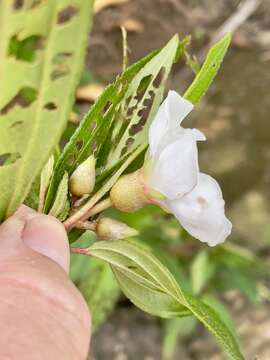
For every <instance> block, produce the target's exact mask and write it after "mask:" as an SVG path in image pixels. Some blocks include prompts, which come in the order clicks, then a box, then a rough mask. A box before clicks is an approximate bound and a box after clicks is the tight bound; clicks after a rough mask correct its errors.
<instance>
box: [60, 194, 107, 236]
mask: <svg viewBox="0 0 270 360" xmlns="http://www.w3.org/2000/svg"><path fill="white" fill-rule="evenodd" d="M112 206H113V204H112V202H111V199H110V198H106V199H104V200H102V201H100V202H99V203H98V204H97V205H94V206H93V207H91V208H90V209H89V208H85V206H82V208H81V209H79V210H78V211H76V212H75V213H74V214H73V215H71V216H70V217H69V218H67V219H66V220H65V221H64V223H63V224H64V226H65V228H66V229H71V228H72V227H76V226H77V223H78V222H79V221H80V222H81V221H84V220H86V219H88V218H89V217H90V216H94V215H96V214H99V213H100V212H102V211H104V210H106V209H108V208H110V207H112Z"/></svg>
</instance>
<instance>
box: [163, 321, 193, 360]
mask: <svg viewBox="0 0 270 360" xmlns="http://www.w3.org/2000/svg"><path fill="white" fill-rule="evenodd" d="M196 324H197V321H196V319H195V318H194V317H190V316H187V317H182V318H174V319H170V320H167V321H166V322H165V326H164V337H163V346H162V359H163V360H171V359H172V358H173V355H174V351H175V348H176V345H177V342H178V340H179V338H185V337H187V336H189V335H191V334H192V332H193V331H194V329H195V327H196Z"/></svg>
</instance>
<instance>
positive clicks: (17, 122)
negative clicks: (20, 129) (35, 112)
mask: <svg viewBox="0 0 270 360" xmlns="http://www.w3.org/2000/svg"><path fill="white" fill-rule="evenodd" d="M22 124H23V121H22V120H18V121H15V122H14V123H13V124H11V125H10V127H11V128H15V127H17V126H20V125H22Z"/></svg>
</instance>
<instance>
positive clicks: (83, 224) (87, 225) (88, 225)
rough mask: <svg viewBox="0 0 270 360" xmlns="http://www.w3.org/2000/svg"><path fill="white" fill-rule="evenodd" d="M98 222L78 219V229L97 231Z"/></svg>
mask: <svg viewBox="0 0 270 360" xmlns="http://www.w3.org/2000/svg"><path fill="white" fill-rule="evenodd" d="M96 227H97V224H96V223H95V222H91V221H78V222H77V223H76V228H77V229H83V230H91V231H96Z"/></svg>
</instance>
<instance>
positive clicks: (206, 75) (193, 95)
mask: <svg viewBox="0 0 270 360" xmlns="http://www.w3.org/2000/svg"><path fill="white" fill-rule="evenodd" d="M230 42H231V34H227V35H226V36H224V37H223V38H222V39H221V40H220V41H219V42H217V43H216V44H215V45H214V46H213V47H212V48H211V49H210V50H209V51H208V54H207V56H206V59H205V61H204V63H203V66H202V67H201V70H200V71H199V72H198V74H197V76H196V77H195V79H194V80H193V82H192V84H191V85H190V86H189V88H188V89H187V91H186V92H185V95H184V97H185V98H186V99H187V100H189V101H191V102H192V103H193V104H197V103H198V102H199V101H200V99H201V98H202V96H203V95H204V94H205V93H206V91H207V90H208V88H209V86H210V85H211V83H212V82H213V80H214V78H215V76H216V75H217V73H218V70H219V68H220V66H221V64H222V61H223V59H224V56H225V55H226V52H227V50H228V47H229V45H230Z"/></svg>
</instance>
